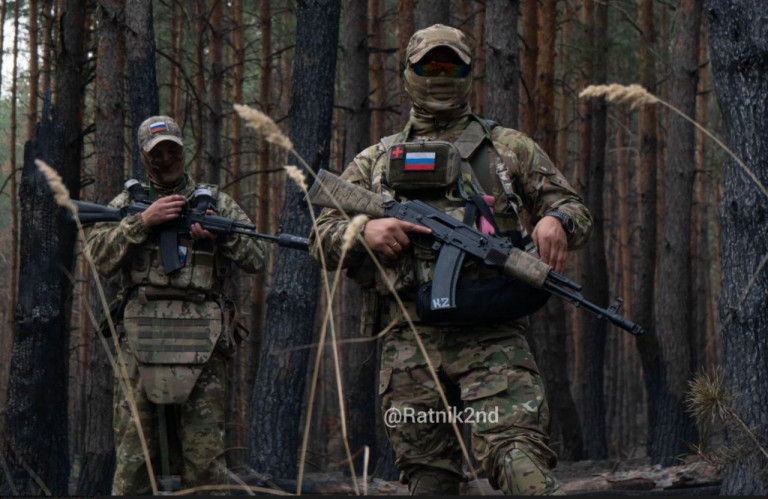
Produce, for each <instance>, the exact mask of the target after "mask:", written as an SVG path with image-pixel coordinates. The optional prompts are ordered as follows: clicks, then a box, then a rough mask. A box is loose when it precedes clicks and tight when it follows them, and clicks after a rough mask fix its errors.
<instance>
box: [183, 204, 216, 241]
mask: <svg viewBox="0 0 768 499" xmlns="http://www.w3.org/2000/svg"><path fill="white" fill-rule="evenodd" d="M205 213H206V215H213V213H214V212H213V210H207V211H206V212H205ZM189 236H190V237H191V238H192V239H213V240H214V241H215V240H216V234H214V233H213V232H210V231H207V230H205V229H203V227H202V226H201V225H200V224H192V226H190V228H189Z"/></svg>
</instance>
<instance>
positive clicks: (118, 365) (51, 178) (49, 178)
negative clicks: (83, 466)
mask: <svg viewBox="0 0 768 499" xmlns="http://www.w3.org/2000/svg"><path fill="white" fill-rule="evenodd" d="M35 165H36V166H37V169H38V170H40V172H41V173H42V174H43V176H44V177H45V180H46V182H47V183H48V186H49V187H50V188H51V191H52V192H53V197H54V200H55V201H56V204H58V205H59V206H61V207H63V208H67V209H68V210H70V211H71V212H72V217H73V218H74V220H75V223H76V224H77V231H78V235H79V237H80V239H81V241H82V244H83V254H84V255H85V258H86V260H87V261H88V264H89V268H90V270H91V273H92V275H93V279H94V281H95V283H96V289H97V291H98V294H99V299H100V301H101V306H102V309H103V310H104V315H105V317H106V318H107V322H108V324H109V330H110V333H111V336H112V341H113V343H114V347H115V351H116V352H117V361H116V360H115V359H114V357H113V356H112V352H110V350H109V347H108V346H107V344H106V340H105V339H104V338H103V336H102V335H101V334H97V336H98V337H99V339H100V340H101V342H102V345H103V346H104V349H105V351H106V352H107V357H108V358H109V361H110V364H111V365H112V369H113V370H114V372H115V376H116V378H117V379H118V383H119V384H120V389H121V390H123V392H124V393H125V395H126V398H127V400H128V405H129V407H130V409H131V415H132V416H133V421H134V423H135V424H136V430H137V433H138V435H139V441H140V443H141V449H142V452H143V453H144V459H145V460H146V463H147V473H148V474H149V483H150V486H151V487H152V493H153V494H154V495H157V492H158V489H157V481H156V480H155V473H154V470H153V468H152V462H151V460H150V456H149V448H148V447H147V440H146V437H145V435H144V430H143V429H142V427H141V424H139V421H140V419H139V410H138V408H137V407H136V400H135V399H134V398H133V392H132V391H131V389H130V388H131V387H130V385H129V384H128V382H127V381H126V380H127V379H128V369H127V365H128V364H127V363H126V361H125V357H124V356H123V353H122V350H121V348H120V344H119V340H118V336H117V331H116V329H115V324H114V322H113V321H112V316H111V315H110V313H109V303H108V302H107V297H106V295H105V294H104V289H103V287H102V286H101V280H100V279H99V273H98V271H97V270H96V264H95V263H94V262H93V258H92V256H91V253H90V251H89V250H88V246H87V245H86V244H85V242H86V237H85V231H84V229H83V225H82V224H81V223H80V218H79V217H78V216H77V213H78V212H77V206H76V205H75V204H74V203H72V199H71V198H70V195H69V190H68V189H67V187H66V186H65V185H64V182H63V181H62V179H61V176H60V175H59V174H58V172H57V171H56V170H54V169H53V168H51V167H50V166H49V165H48V164H47V163H46V162H45V161H42V160H39V159H36V160H35ZM88 312H89V315H90V318H91V322H92V323H93V324H94V326H95V327H96V328H98V324H97V321H96V318H95V317H94V316H93V311H92V310H91V309H90V307H89V308H88ZM118 371H119V372H120V373H121V375H117V373H118Z"/></svg>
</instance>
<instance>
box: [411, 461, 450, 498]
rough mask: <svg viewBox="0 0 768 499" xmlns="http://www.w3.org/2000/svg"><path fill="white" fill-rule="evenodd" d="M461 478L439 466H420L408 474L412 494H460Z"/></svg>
mask: <svg viewBox="0 0 768 499" xmlns="http://www.w3.org/2000/svg"><path fill="white" fill-rule="evenodd" d="M460 482H461V478H460V477H459V476H457V475H456V474H455V473H451V472H450V471H446V470H441V469H439V468H419V469H417V470H416V471H414V472H412V473H410V474H409V476H408V492H409V493H410V494H411V495H412V496H425V495H426V496H434V495H452V496H457V495H459V483H460Z"/></svg>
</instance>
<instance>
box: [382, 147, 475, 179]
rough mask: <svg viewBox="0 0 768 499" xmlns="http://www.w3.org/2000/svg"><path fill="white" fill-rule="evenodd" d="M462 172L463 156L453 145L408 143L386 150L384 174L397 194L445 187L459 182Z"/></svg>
mask: <svg viewBox="0 0 768 499" xmlns="http://www.w3.org/2000/svg"><path fill="white" fill-rule="evenodd" d="M460 170H461V155H460V154H459V150H458V149H457V148H456V146H454V145H453V144H452V143H450V142H442V141H437V140H436V141H429V142H425V141H419V142H405V143H399V144H393V145H391V146H389V148H388V149H387V165H386V168H385V175H386V179H387V183H388V184H389V186H390V187H392V188H393V189H394V190H396V191H414V190H424V189H440V188H445V187H448V186H450V185H452V184H454V183H455V182H456V180H457V179H458V178H459V172H460Z"/></svg>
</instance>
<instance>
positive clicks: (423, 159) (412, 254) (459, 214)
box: [350, 116, 539, 331]
mask: <svg viewBox="0 0 768 499" xmlns="http://www.w3.org/2000/svg"><path fill="white" fill-rule="evenodd" d="M494 126H495V123H493V122H486V121H485V120H483V119H481V118H479V117H476V116H472V117H471V120H470V122H469V124H468V126H467V127H466V128H465V129H464V131H463V132H462V134H461V135H460V136H459V138H458V139H456V141H454V142H453V143H448V142H444V141H412V142H407V141H406V139H407V137H408V135H409V134H410V127H411V125H410V123H409V124H408V125H406V127H405V129H404V130H403V131H401V132H400V133H398V134H395V135H391V136H388V137H384V138H383V139H382V140H381V143H380V145H379V150H380V151H381V155H380V156H379V157H377V158H376V160H375V161H374V166H373V171H372V178H371V182H372V190H374V191H376V192H379V193H381V194H385V195H389V196H392V197H396V198H398V199H400V200H407V199H419V200H421V201H424V202H427V203H429V204H431V205H432V206H434V207H436V208H438V209H440V210H441V211H443V212H444V213H447V214H449V215H451V216H452V217H454V218H456V219H457V220H462V221H463V222H464V223H467V224H470V225H474V224H475V222H476V218H477V216H478V215H480V214H487V215H489V216H490V218H491V220H492V222H493V225H494V228H495V230H496V234H497V235H500V236H502V237H507V238H509V239H510V240H511V241H512V242H513V244H515V246H518V247H520V248H523V249H526V250H528V251H531V250H533V249H534V245H533V242H532V240H531V238H530V236H529V235H528V233H527V231H526V228H525V225H524V222H523V220H522V219H521V217H520V211H521V208H522V200H521V199H520V197H519V196H518V195H517V193H516V192H515V188H514V182H513V179H511V177H510V169H511V166H512V165H510V164H508V162H509V159H508V158H505V157H503V156H502V155H501V154H499V153H498V151H497V150H496V148H495V147H494V144H493V140H492V136H491V130H492V128H493V127H494ZM483 169H485V170H483ZM483 194H489V195H492V196H493V215H491V214H490V213H487V211H485V212H484V213H483V212H481V211H480V210H481V206H480V204H481V203H480V202H478V201H477V199H478V198H479V197H480V196H481V195H483ZM486 210H487V209H486ZM468 211H469V212H468ZM409 236H410V238H411V242H412V244H411V246H410V248H409V249H408V250H406V251H405V252H404V253H403V254H402V255H401V256H400V258H398V259H397V260H395V261H391V260H382V264H383V265H384V270H385V274H387V279H388V280H389V282H392V283H394V287H395V289H396V290H397V291H398V293H400V294H401V295H402V296H404V297H405V298H406V301H405V304H406V307H407V308H409V315H411V317H412V318H416V317H417V315H418V313H417V310H416V305H415V302H416V301H417V300H418V299H419V298H420V296H419V295H420V294H421V292H422V291H423V289H424V286H425V285H427V284H428V283H430V282H431V281H432V279H433V271H434V265H435V263H436V260H437V255H438V253H437V251H435V250H434V249H433V246H432V244H433V240H432V238H431V237H430V236H427V235H421V234H410V235H409ZM350 277H352V278H355V279H356V280H357V281H358V283H361V281H365V280H366V279H368V280H370V282H371V283H372V284H373V285H375V289H376V293H375V294H374V293H367V294H366V303H365V306H364V307H365V309H366V311H367V312H368V313H365V314H363V317H364V318H365V321H366V322H365V323H364V324H363V328H364V330H365V329H367V330H368V331H370V330H371V329H372V328H376V327H377V323H380V324H385V323H387V322H388V321H389V320H390V319H391V318H393V317H394V316H395V315H396V314H397V313H398V311H397V310H393V309H394V308H396V307H394V306H393V303H387V300H385V306H384V309H383V310H381V309H380V303H379V302H380V301H381V298H380V297H382V296H387V295H389V288H388V286H387V285H386V281H385V280H384V278H383V277H382V276H381V274H380V273H379V272H376V271H374V270H373V269H365V268H363V269H355V270H352V272H351V274H350ZM500 278H501V276H500V271H499V270H497V269H493V268H489V267H487V266H486V265H484V264H482V262H478V261H473V260H472V259H466V260H465V263H464V264H463V267H462V270H461V279H463V280H467V281H477V282H480V281H484V282H492V283H493V286H495V287H494V289H499V290H500V289H503V288H505V289H508V288H509V286H507V285H506V284H502V283H500V281H498V279H500ZM363 285H364V284H363ZM377 295H378V297H377ZM538 298H539V297H537V299H538ZM521 321H522V324H525V319H521Z"/></svg>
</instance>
